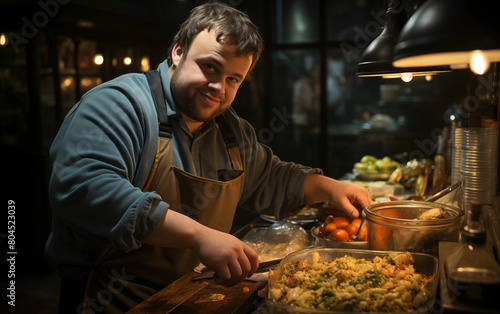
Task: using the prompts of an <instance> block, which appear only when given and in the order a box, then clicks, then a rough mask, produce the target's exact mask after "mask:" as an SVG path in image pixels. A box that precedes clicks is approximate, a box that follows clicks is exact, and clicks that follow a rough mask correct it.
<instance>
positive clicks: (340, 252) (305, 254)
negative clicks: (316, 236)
mask: <svg viewBox="0 0 500 314" xmlns="http://www.w3.org/2000/svg"><path fill="white" fill-rule="evenodd" d="M314 252H317V253H318V254H319V255H320V256H321V260H322V261H323V262H331V261H333V260H335V259H336V258H339V257H343V256H345V255H349V256H351V257H353V258H357V259H366V260H372V259H373V258H375V257H377V256H378V257H383V256H387V255H389V254H391V253H394V252H388V251H371V250H356V249H354V250H352V249H339V248H313V249H306V250H302V251H297V252H295V253H292V254H290V255H288V256H287V257H285V258H284V259H283V260H282V261H281V262H280V264H279V265H278V267H277V268H276V271H274V272H273V274H272V276H271V277H270V278H269V282H268V286H267V289H268V291H267V296H266V302H268V308H269V309H270V312H272V313H353V312H345V311H324V310H318V309H303V308H300V307H297V306H293V305H288V304H283V303H279V302H277V301H276V300H273V299H272V297H271V290H272V288H273V287H276V285H277V284H278V281H279V279H280V277H281V276H282V275H283V272H284V271H285V264H287V263H289V262H293V261H297V260H306V261H308V262H312V261H313V259H312V253H314ZM412 256H413V258H414V260H415V262H414V263H413V265H414V268H415V272H417V273H421V274H423V275H426V276H430V277H432V278H433V279H432V283H431V286H430V287H429V288H430V291H431V293H430V296H429V300H428V302H427V303H426V304H425V306H423V307H422V308H420V309H418V310H416V311H414V312H413V313H428V312H430V311H431V309H432V306H433V305H434V303H435V300H436V294H437V287H438V281H439V263H438V260H437V258H435V257H434V256H431V255H429V254H423V253H412Z"/></svg>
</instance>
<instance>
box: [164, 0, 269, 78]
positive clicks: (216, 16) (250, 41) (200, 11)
mask: <svg viewBox="0 0 500 314" xmlns="http://www.w3.org/2000/svg"><path fill="white" fill-rule="evenodd" d="M205 29H206V30H208V31H211V30H214V31H215V34H216V38H217V41H218V42H221V41H224V43H226V44H228V45H234V46H236V55H237V56H238V57H239V56H242V55H251V56H252V64H251V66H250V71H251V70H252V69H253V68H254V66H255V64H256V63H257V61H258V60H259V58H260V54H261V53H262V50H263V48H264V43H263V40H262V37H261V36H260V34H259V30H258V29H257V26H255V24H254V23H253V22H252V21H251V20H250V18H249V17H248V15H247V14H245V13H243V12H241V11H239V10H237V9H235V8H233V7H231V6H229V5H227V4H224V3H218V2H208V3H205V4H202V5H200V6H197V7H195V8H194V9H193V10H192V11H191V13H190V14H189V17H188V18H187V20H186V21H184V22H183V23H182V24H181V25H180V29H179V31H178V32H177V34H176V35H175V36H174V39H173V42H172V44H171V45H170V48H169V49H168V57H167V62H168V65H169V66H171V65H172V50H173V49H174V46H175V44H176V43H178V42H180V43H181V44H182V46H183V47H184V49H185V53H187V51H188V50H189V47H190V46H191V43H192V42H193V39H194V38H195V37H196V35H198V34H199V33H200V32H202V31H203V30H205Z"/></svg>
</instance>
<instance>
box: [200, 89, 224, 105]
mask: <svg viewBox="0 0 500 314" xmlns="http://www.w3.org/2000/svg"><path fill="white" fill-rule="evenodd" d="M200 94H201V96H202V97H203V99H204V100H205V102H206V103H208V104H209V105H211V106H216V105H218V104H219V103H220V102H221V100H220V99H219V98H217V97H213V96H210V95H208V94H205V93H201V92H200Z"/></svg>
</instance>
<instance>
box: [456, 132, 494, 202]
mask: <svg viewBox="0 0 500 314" xmlns="http://www.w3.org/2000/svg"><path fill="white" fill-rule="evenodd" d="M457 133H461V134H459V135H458V138H459V140H461V148H460V179H461V180H462V181H463V188H462V192H463V204H464V205H465V207H466V208H467V207H468V205H470V204H472V203H482V204H491V203H492V202H493V196H494V195H495V192H496V188H497V186H496V183H497V152H498V148H497V147H498V139H497V137H498V135H497V134H498V133H497V130H496V129H485V128H461V129H457V131H456V134H455V135H457ZM455 139H456V137H455Z"/></svg>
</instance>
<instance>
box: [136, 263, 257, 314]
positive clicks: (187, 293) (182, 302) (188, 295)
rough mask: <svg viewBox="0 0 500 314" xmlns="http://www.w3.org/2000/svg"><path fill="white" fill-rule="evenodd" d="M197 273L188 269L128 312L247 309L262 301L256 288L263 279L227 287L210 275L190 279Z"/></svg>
mask: <svg viewBox="0 0 500 314" xmlns="http://www.w3.org/2000/svg"><path fill="white" fill-rule="evenodd" d="M197 275H199V274H198V273H196V272H194V271H191V272H189V273H187V274H186V275H184V276H183V277H181V278H179V279H178V280H176V281H175V282H173V283H172V284H170V285H168V286H166V287H165V288H164V289H162V290H160V291H158V292H157V293H156V294H154V295H152V296H151V297H150V298H148V299H146V300H144V301H143V302H141V303H140V304H139V305H137V306H136V307H135V308H133V309H132V310H130V311H129V312H127V313H131V314H133V313H141V314H144V313H205V314H206V313H248V312H249V310H251V309H252V308H257V307H259V306H261V305H262V303H264V302H265V301H264V300H263V299H262V298H260V297H259V296H258V295H257V292H258V291H259V290H261V289H263V288H264V287H265V285H266V284H267V282H266V281H260V282H255V281H247V280H245V281H243V282H240V283H238V284H236V285H234V286H231V287H226V286H223V285H219V284H216V283H215V282H214V280H213V279H205V280H200V281H191V278H193V277H195V276H197ZM246 288H248V291H246ZM220 295H223V296H224V298H223V299H222V300H214V299H217V296H219V297H220Z"/></svg>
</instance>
